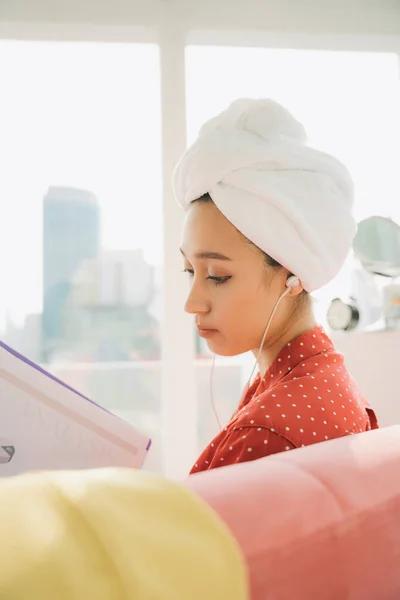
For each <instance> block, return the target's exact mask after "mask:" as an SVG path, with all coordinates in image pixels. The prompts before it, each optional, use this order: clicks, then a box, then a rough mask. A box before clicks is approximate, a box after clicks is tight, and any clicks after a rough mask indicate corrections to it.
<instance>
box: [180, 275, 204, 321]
mask: <svg viewBox="0 0 400 600" xmlns="http://www.w3.org/2000/svg"><path fill="white" fill-rule="evenodd" d="M184 309H185V312H187V313H189V314H190V315H198V314H204V313H207V312H209V310H210V305H209V302H208V300H207V298H206V297H205V295H204V293H203V292H202V290H201V289H200V286H198V285H196V283H194V282H193V284H192V287H191V288H190V292H189V295H188V297H187V299H186V302H185V306H184Z"/></svg>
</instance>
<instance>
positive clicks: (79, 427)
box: [0, 341, 151, 477]
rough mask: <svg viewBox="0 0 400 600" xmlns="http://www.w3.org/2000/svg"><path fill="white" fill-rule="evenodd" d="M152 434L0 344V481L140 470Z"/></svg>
mask: <svg viewBox="0 0 400 600" xmlns="http://www.w3.org/2000/svg"><path fill="white" fill-rule="evenodd" d="M150 443H151V442H150V439H149V438H148V436H146V435H144V434H143V433H140V432H139V431H137V430H136V429H134V428H133V427H132V426H131V425H129V424H128V423H126V422H125V421H123V420H122V419H120V418H119V417H117V416H115V415H113V414H112V413H110V412H108V411H107V410H105V409H104V408H102V407H101V406H99V405H97V404H96V403H95V402H93V401H92V400H89V398H86V397H85V396H82V394H80V393H79V392H77V391H75V390H73V389H72V388H71V387H69V386H68V385H66V384H65V383H63V382H62V381H60V380H59V379H57V378H55V377H53V376H52V375H51V374H50V373H47V372H46V371H44V370H43V369H42V368H41V367H39V366H38V365H35V364H34V363H32V362H31V361H29V360H28V359H26V358H25V357H23V356H21V355H20V354H18V352H16V351H15V350H13V349H11V348H9V347H8V346H6V345H5V344H3V343H2V342H1V341H0V477H7V476H9V475H15V474H17V473H21V472H24V471H41V470H59V469H91V468H97V467H111V466H119V467H131V468H136V469H139V468H141V467H142V465H143V462H144V459H145V457H146V455H147V452H148V450H149V448H150Z"/></svg>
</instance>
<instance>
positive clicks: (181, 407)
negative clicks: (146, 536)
mask: <svg viewBox="0 0 400 600" xmlns="http://www.w3.org/2000/svg"><path fill="white" fill-rule="evenodd" d="M0 39H18V40H25V41H26V40H46V41H93V42H95V41H96V42H126V43H155V44H158V45H159V47H160V77H161V107H160V109H161V114H162V161H163V236H164V290H163V291H164V317H163V322H162V324H161V326H162V337H161V339H162V406H163V415H162V419H163V421H162V423H163V425H162V426H163V441H164V446H163V452H164V456H165V473H166V474H167V475H168V476H169V477H172V478H182V477H184V476H185V474H186V473H187V470H188V468H189V466H190V464H191V463H192V461H193V460H194V459H195V456H196V453H197V452H198V451H199V448H198V434H197V429H198V428H197V397H196V387H195V355H194V339H193V326H192V323H191V320H190V319H189V318H187V317H185V316H184V315H183V311H182V303H183V298H184V295H185V293H186V285H185V283H184V281H183V278H182V277H181V275H180V270H181V268H182V266H181V260H180V257H179V253H178V252H177V247H178V244H179V237H180V231H181V226H182V214H181V212H180V210H179V209H178V207H177V206H176V204H175V202H174V199H173V195H172V190H171V173H172V169H173V166H174V165H175V163H176V161H177V159H178V157H179V156H180V154H181V153H182V152H183V151H184V149H185V146H186V93H185V49H186V46H187V45H211V46H239V47H240V46H241V47H258V48H293V49H309V50H333V51H341V50H343V51H344V50H346V51H360V52H394V53H397V54H398V56H399V64H400V39H399V37H398V36H394V35H380V36H378V35H339V34H334V35H332V34H330V35H329V34H327V35H317V34H296V33H287V34H279V35H278V34H273V33H270V32H259V31H226V30H218V31H216V30H214V31H211V30H194V29H189V28H185V27H184V26H182V27H179V26H175V25H171V23H170V22H168V21H166V22H165V24H160V23H158V24H157V26H156V27H153V28H151V27H148V28H144V27H125V26H100V25H94V26H93V25H89V24H84V23H77V24H67V25H64V24H49V23H37V22H35V23H34V22H29V23H21V22H12V23H11V22H4V21H3V22H2V21H0ZM399 75H400V68H399ZM399 109H400V107H399Z"/></svg>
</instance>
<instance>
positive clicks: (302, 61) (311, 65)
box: [186, 46, 400, 442]
mask: <svg viewBox="0 0 400 600" xmlns="http://www.w3.org/2000/svg"><path fill="white" fill-rule="evenodd" d="M186 74H187V82H186V85H187V125H188V140H189V142H191V141H193V140H194V138H195V137H196V135H197V133H198V130H199V128H200V127H201V125H202V124H203V123H204V121H206V120H207V119H209V118H210V117H212V116H214V115H215V114H217V113H218V112H220V111H221V110H224V109H225V108H226V107H227V106H228V104H229V103H230V102H232V101H233V100H235V99H237V98H241V97H250V98H251V97H253V98H260V97H261V98H262V97H270V98H273V99H275V100H277V101H278V102H281V103H282V104H283V105H284V106H286V107H287V108H288V109H289V110H291V111H292V112H293V114H294V115H295V116H296V117H297V118H298V119H299V120H300V121H302V122H303V123H304V125H305V127H306V130H307V132H308V137H309V141H310V144H311V145H313V146H315V147H318V148H320V149H322V150H325V151H327V152H330V153H332V154H334V155H335V156H337V157H338V158H339V159H340V160H342V161H343V162H344V163H345V164H346V165H347V166H348V168H349V169H350V171H351V173H352V175H353V178H354V181H355V185H356V217H357V219H362V218H365V217H367V216H369V215H371V214H381V215H384V216H389V217H392V218H393V219H394V220H397V221H398V222H400V203H399V201H398V198H399V197H400V179H399V177H398V164H397V163H398V156H399V144H400V109H399V107H400V83H399V61H398V56H397V55H395V54H385V53H361V52H334V51H311V50H309V51H308V50H307V51H306V50H275V49H273V50H272V49H266V48H227V47H207V46H190V47H188V48H187V51H186ZM348 289H349V270H348V269H347V268H345V269H344V270H343V272H342V273H341V274H340V275H339V276H338V277H337V278H336V280H335V281H334V282H332V284H330V285H329V286H326V287H325V288H324V289H323V290H320V291H319V292H318V293H317V294H313V296H315V298H316V300H317V302H316V304H315V309H316V314H317V317H318V318H319V320H320V321H321V322H322V323H324V324H325V319H326V317H325V315H326V309H327V306H328V303H329V302H330V300H331V299H332V298H333V297H335V296H340V295H343V294H344V295H346V294H347V292H348ZM197 351H198V356H203V357H207V356H209V353H208V351H207V349H206V347H205V346H204V344H203V343H201V344H200V345H199V346H198V349H197ZM203 360H204V361H205V362H204V365H203V374H202V376H201V377H202V378H203V377H204V378H205V379H207V376H208V375H205V374H206V373H207V374H208V373H209V364H210V359H209V358H208V359H207V358H204V359H203ZM225 364H226V361H225V360H224V359H222V358H219V359H217V364H216V369H215V379H216V381H219V383H218V384H217V385H218V386H219V391H218V390H217V385H216V386H215V387H216V389H215V393H214V396H215V399H216V403H217V405H219V406H221V407H222V410H223V412H224V414H225V413H229V411H230V410H231V409H232V405H233V406H237V403H238V400H239V398H240V396H241V387H242V386H243V384H244V382H245V380H246V378H247V377H248V376H249V375H250V372H251V370H252V359H251V358H249V357H247V359H246V362H245V363H243V357H238V359H237V361H236V365H237V366H236V370H234V369H235V367H233V363H232V361H231V362H230V365H231V366H230V367H229V369H227V368H226V366H225ZM243 364H245V367H243V368H242V366H241V365H243ZM206 365H207V366H206ZM232 369H233V371H232ZM224 370H225V374H224V375H223V374H222V373H223V372H224ZM228 373H229V375H228ZM198 402H199V407H200V411H199V412H200V414H201V415H203V412H204V411H205V410H206V408H205V407H209V406H210V393H209V390H208V389H207V386H206V385H205V383H204V385H203V386H201V387H199V392H198ZM225 403H226V404H227V405H229V408H226V407H225ZM209 410H211V409H209V408H207V411H209ZM210 414H211V413H210ZM207 415H208V412H207ZM206 421H207V422H209V421H208V416H207V417H203V416H202V419H201V421H200V423H199V428H200V432H201V437H202V442H204V441H208V440H209V439H210V438H211V434H213V433H214V431H215V424H214V425H213V424H211V425H209V431H208V433H209V435H206V434H205V429H204V427H205V425H204V423H205V422H206Z"/></svg>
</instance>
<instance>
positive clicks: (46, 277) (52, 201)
mask: <svg viewBox="0 0 400 600" xmlns="http://www.w3.org/2000/svg"><path fill="white" fill-rule="evenodd" d="M99 251H100V211H99V206H98V202H97V199H96V197H95V196H94V194H92V193H91V192H88V191H86V190H80V189H75V188H70V187H50V188H49V190H48V192H47V194H46V196H45V198H44V201H43V315H42V358H43V360H44V361H47V360H49V359H50V358H51V356H52V354H53V353H56V352H57V351H58V350H59V349H60V347H62V345H63V340H64V339H65V333H66V329H65V328H66V322H65V316H66V307H67V303H68V299H69V295H70V292H71V284H72V280H73V278H74V277H75V275H76V272H77V271H78V269H79V268H80V267H81V265H82V264H83V262H84V261H85V260H90V259H95V258H96V257H97V256H98V254H99Z"/></svg>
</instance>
